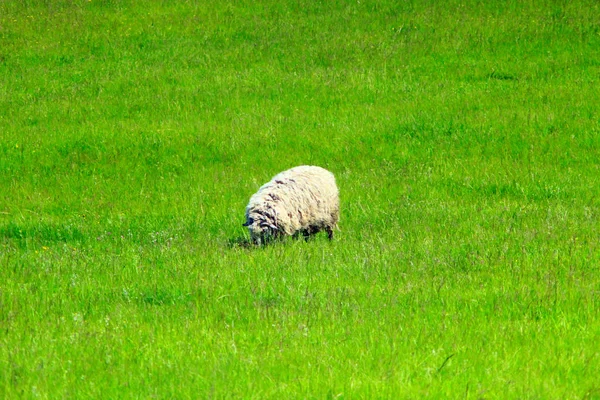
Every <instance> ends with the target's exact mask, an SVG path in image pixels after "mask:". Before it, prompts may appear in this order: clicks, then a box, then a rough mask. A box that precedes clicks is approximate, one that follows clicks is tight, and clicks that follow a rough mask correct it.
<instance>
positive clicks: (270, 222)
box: [244, 165, 340, 244]
mask: <svg viewBox="0 0 600 400" xmlns="http://www.w3.org/2000/svg"><path fill="white" fill-rule="evenodd" d="M339 214H340V200H339V196H338V188H337V186H336V184H335V178H334V176H333V174H332V173H331V172H329V171H327V170H326V169H323V168H321V167H313V166H308V165H303V166H300V167H295V168H292V169H288V170H287V171H283V172H281V173H279V174H277V175H275V176H274V177H273V179H271V180H270V181H269V182H267V183H265V184H264V185H263V186H262V187H261V188H260V189H258V192H256V193H255V194H254V195H253V196H252V197H251V198H250V202H249V203H248V206H246V223H245V224H244V226H247V227H248V230H249V231H250V237H251V238H252V241H253V242H254V243H255V244H261V243H263V242H265V241H267V240H269V239H271V238H277V237H281V236H285V235H295V234H298V233H302V234H303V235H304V236H305V237H309V236H310V235H312V234H315V233H317V232H319V231H321V230H325V231H326V232H327V235H328V237H329V239H333V229H334V228H336V227H337V222H338V220H339Z"/></svg>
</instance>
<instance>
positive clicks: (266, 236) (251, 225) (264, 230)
mask: <svg viewBox="0 0 600 400" xmlns="http://www.w3.org/2000/svg"><path fill="white" fill-rule="evenodd" d="M243 226H246V227H248V231H249V232H250V238H251V239H252V242H254V244H256V245H261V244H263V243H266V242H268V241H269V240H271V239H273V238H275V237H277V236H278V235H279V230H278V229H277V226H276V225H275V224H273V223H272V222H270V221H268V220H266V219H265V218H264V216H263V215H249V216H248V217H247V219H246V223H244V225H243Z"/></svg>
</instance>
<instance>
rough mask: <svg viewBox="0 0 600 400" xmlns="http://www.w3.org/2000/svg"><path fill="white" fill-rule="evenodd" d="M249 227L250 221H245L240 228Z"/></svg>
mask: <svg viewBox="0 0 600 400" xmlns="http://www.w3.org/2000/svg"><path fill="white" fill-rule="evenodd" d="M249 225H250V221H246V222H244V223H243V224H242V226H249Z"/></svg>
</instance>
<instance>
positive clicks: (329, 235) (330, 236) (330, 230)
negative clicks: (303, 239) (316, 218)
mask: <svg viewBox="0 0 600 400" xmlns="http://www.w3.org/2000/svg"><path fill="white" fill-rule="evenodd" d="M325 231H327V237H328V238H329V240H333V229H332V228H331V227H330V226H328V227H325Z"/></svg>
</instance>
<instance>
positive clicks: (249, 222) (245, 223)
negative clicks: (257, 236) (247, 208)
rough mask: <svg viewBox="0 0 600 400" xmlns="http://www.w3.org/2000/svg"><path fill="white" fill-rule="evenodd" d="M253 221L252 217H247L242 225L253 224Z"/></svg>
mask: <svg viewBox="0 0 600 400" xmlns="http://www.w3.org/2000/svg"><path fill="white" fill-rule="evenodd" d="M253 222H254V220H253V219H252V218H248V219H246V222H244V224H243V225H242V226H250V225H252V223H253Z"/></svg>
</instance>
